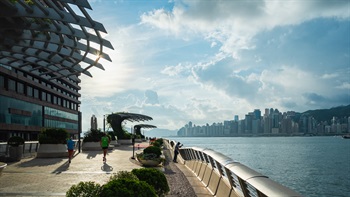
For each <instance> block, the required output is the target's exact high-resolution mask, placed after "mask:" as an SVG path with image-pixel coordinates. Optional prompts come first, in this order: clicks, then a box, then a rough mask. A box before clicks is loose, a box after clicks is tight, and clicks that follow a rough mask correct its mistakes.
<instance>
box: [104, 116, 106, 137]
mask: <svg viewBox="0 0 350 197" xmlns="http://www.w3.org/2000/svg"><path fill="white" fill-rule="evenodd" d="M105 129H106V115H103V132H104V133H105V132H106V131H105Z"/></svg>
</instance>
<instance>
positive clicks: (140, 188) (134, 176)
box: [66, 168, 169, 197]
mask: <svg viewBox="0 0 350 197" xmlns="http://www.w3.org/2000/svg"><path fill="white" fill-rule="evenodd" d="M168 192H169V185H168V182H167V180H166V177H165V175H164V174H163V173H162V172H161V171H159V170H157V169H153V168H141V169H133V170H132V171H131V172H127V171H120V172H118V173H117V174H116V175H113V176H111V177H110V179H109V181H108V182H107V183H106V184H104V185H102V186H100V185H99V184H96V183H94V182H80V183H79V184H77V185H73V186H72V187H71V188H70V189H69V190H68V191H67V192H66V196H67V197H78V196H79V197H88V196H89V197H97V196H101V197H157V196H165V194H166V193H168Z"/></svg>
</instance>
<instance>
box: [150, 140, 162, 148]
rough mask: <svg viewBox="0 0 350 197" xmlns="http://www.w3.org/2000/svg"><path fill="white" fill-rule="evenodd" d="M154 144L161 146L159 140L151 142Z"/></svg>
mask: <svg viewBox="0 0 350 197" xmlns="http://www.w3.org/2000/svg"><path fill="white" fill-rule="evenodd" d="M151 145H152V146H157V147H159V148H160V147H161V145H160V143H159V142H158V141H154V142H152V143H151Z"/></svg>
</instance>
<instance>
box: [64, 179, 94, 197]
mask: <svg viewBox="0 0 350 197" xmlns="http://www.w3.org/2000/svg"><path fill="white" fill-rule="evenodd" d="M100 193H101V186H100V185H99V184H97V183H94V182H92V181H89V182H80V183H78V185H73V186H72V187H70V188H69V190H68V191H67V192H66V196H67V197H78V196H79V197H99V196H100Z"/></svg>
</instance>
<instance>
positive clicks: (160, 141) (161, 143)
mask: <svg viewBox="0 0 350 197" xmlns="http://www.w3.org/2000/svg"><path fill="white" fill-rule="evenodd" d="M156 142H158V143H159V144H160V147H161V146H163V143H164V142H163V138H158V139H157V140H156Z"/></svg>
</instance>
